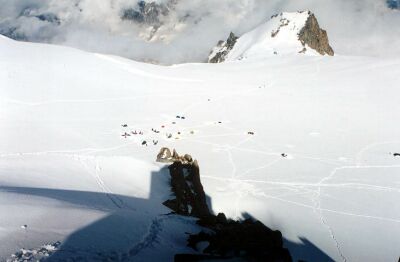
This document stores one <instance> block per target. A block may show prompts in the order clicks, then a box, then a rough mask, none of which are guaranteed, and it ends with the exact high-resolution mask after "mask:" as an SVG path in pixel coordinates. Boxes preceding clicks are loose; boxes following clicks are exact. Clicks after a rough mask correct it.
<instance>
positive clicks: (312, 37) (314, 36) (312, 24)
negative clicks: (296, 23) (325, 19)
mask: <svg viewBox="0 0 400 262" xmlns="http://www.w3.org/2000/svg"><path fill="white" fill-rule="evenodd" d="M308 15H309V16H308V19H307V21H306V24H305V25H304V27H303V28H302V29H301V30H300V33H299V40H300V41H301V43H302V44H303V46H306V45H307V46H309V47H310V48H312V49H314V50H316V51H317V52H318V53H320V54H321V55H325V54H327V55H330V56H333V55H334V54H335V53H334V51H333V49H332V47H331V46H330V45H329V39H328V34H327V33H326V31H325V30H323V29H321V28H320V27H319V24H318V21H317V18H316V17H315V15H314V14H313V13H311V12H308Z"/></svg>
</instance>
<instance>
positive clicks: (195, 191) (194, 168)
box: [159, 148, 211, 218]
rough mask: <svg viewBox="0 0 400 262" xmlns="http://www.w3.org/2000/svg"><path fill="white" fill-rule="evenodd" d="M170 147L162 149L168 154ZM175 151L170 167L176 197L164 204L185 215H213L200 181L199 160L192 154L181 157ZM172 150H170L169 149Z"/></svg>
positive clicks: (199, 216) (172, 186)
mask: <svg viewBox="0 0 400 262" xmlns="http://www.w3.org/2000/svg"><path fill="white" fill-rule="evenodd" d="M168 151H169V149H165V148H163V149H161V151H160V153H159V155H160V154H161V153H166V154H168ZM173 151H174V153H173V154H172V157H171V158H169V159H168V160H169V161H171V160H172V161H173V163H172V165H170V166H169V167H168V169H169V172H170V176H171V188H172V192H173V193H174V195H175V198H174V199H170V200H167V201H165V202H164V203H163V204H164V205H165V206H167V207H168V208H170V209H172V210H173V211H174V212H176V213H177V214H180V215H184V216H194V217H198V218H201V217H207V216H211V213H210V210H209V208H208V205H207V201H206V194H205V192H204V189H203V185H202V184H201V181H200V169H199V165H198V163H197V160H194V161H193V160H192V157H191V156H190V155H185V156H184V157H181V156H179V155H178V153H177V152H176V151H175V150H173ZM169 152H170V151H169ZM162 159H164V158H162Z"/></svg>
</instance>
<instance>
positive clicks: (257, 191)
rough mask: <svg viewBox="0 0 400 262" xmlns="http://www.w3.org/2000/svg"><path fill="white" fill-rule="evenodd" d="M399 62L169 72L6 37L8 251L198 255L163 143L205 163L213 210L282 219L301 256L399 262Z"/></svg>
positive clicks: (0, 63)
mask: <svg viewBox="0 0 400 262" xmlns="http://www.w3.org/2000/svg"><path fill="white" fill-rule="evenodd" d="M246 50H248V51H246V52H250V51H251V50H252V48H251V47H250V48H249V49H246ZM235 54H237V55H239V54H240V55H242V53H241V52H239V50H238V51H237V52H235ZM399 65H400V60H383V59H378V58H368V57H343V56H335V57H320V56H271V57H270V58H269V59H268V60H264V59H251V60H244V61H237V62H227V63H223V64H185V65H176V66H170V67H161V66H155V65H149V64H142V63H137V62H133V61H129V60H126V59H123V58H118V57H112V56H105V55H100V54H92V53H86V52H82V51H79V50H75V49H71V48H66V47H59V46H52V45H43V44H32V43H20V42H15V41H12V40H9V39H7V38H4V37H0V112H1V113H0V131H1V132H0V212H1V215H0V242H1V243H2V244H1V245H0V260H5V259H8V258H10V257H11V254H12V253H15V252H17V251H18V250H19V249H21V248H26V249H30V250H33V249H38V248H40V247H41V246H43V245H46V244H49V243H55V242H56V241H61V249H62V250H63V251H62V252H57V251H56V252H55V253H54V254H53V255H52V257H51V258H55V259H57V258H60V257H63V258H65V257H67V258H68V257H69V258H71V257H73V258H84V259H110V258H117V259H120V260H133V259H134V260H135V261H149V260H150V261H162V260H167V261H168V260H170V259H171V258H172V256H173V254H174V253H176V252H192V251H191V250H190V249H187V248H185V247H184V244H185V241H186V240H185V238H186V235H185V234H184V232H196V231H197V230H199V229H198V228H197V227H196V226H194V221H193V220H191V219H181V218H178V217H175V216H166V215H164V214H166V213H168V212H169V211H168V210H167V209H166V208H165V207H163V206H162V205H161V202H162V200H164V199H166V198H167V197H168V195H169V189H168V186H167V185H168V179H167V175H166V173H165V169H164V168H163V166H161V165H159V164H157V163H155V162H154V160H155V157H156V154H157V152H158V150H159V148H160V147H162V146H168V147H174V148H176V149H177V150H178V152H179V153H190V154H192V155H193V156H195V157H196V158H197V159H198V160H199V163H200V167H201V174H202V182H203V185H204V188H205V191H206V193H207V194H208V195H209V197H210V201H211V203H212V208H213V210H214V211H216V212H220V211H223V212H225V213H226V214H227V215H228V216H230V217H241V216H246V214H250V215H251V216H254V217H255V218H257V219H259V220H261V221H262V222H263V223H265V224H266V225H268V226H270V227H272V228H274V229H279V230H281V231H282V233H283V235H284V237H285V238H286V239H287V242H286V245H287V246H288V247H289V248H290V250H291V252H292V254H293V255H294V257H295V258H296V259H304V260H307V261H327V260H328V259H329V258H330V259H332V260H335V261H396V260H397V259H398V257H399V249H398V247H399V246H400V237H399V236H400V219H399V217H400V204H399V203H400V177H399V174H400V158H398V157H394V156H393V153H395V152H398V151H400V137H399V134H400V124H399V123H398V121H397V119H398V117H399V113H398V112H400V90H399V88H398V83H399V81H400V74H399V73H400V72H399V68H400V67H399ZM177 115H178V116H184V117H185V119H182V118H176V116H177ZM174 123H175V124H174ZM122 124H127V125H128V126H127V127H122V126H121V125H122ZM162 126H164V127H162ZM152 129H157V130H160V133H155V132H152V131H151V130H152ZM135 130H136V131H143V132H144V134H143V135H133V134H132V135H131V136H128V137H127V138H124V137H123V136H122V135H123V134H124V133H125V132H127V133H130V132H131V131H135ZM250 131H251V132H254V133H255V135H254V136H253V135H249V134H248V132H250ZM178 132H179V133H180V134H178ZM170 133H171V134H172V137H171V138H167V134H170ZM144 140H146V141H147V142H148V146H142V145H141V144H142V142H143V141H144ZM152 140H158V141H159V142H158V144H157V145H153V143H152ZM282 154H284V156H286V157H283V156H282ZM23 225H26V227H24V226H23ZM21 226H23V227H21ZM328 257H329V258H328Z"/></svg>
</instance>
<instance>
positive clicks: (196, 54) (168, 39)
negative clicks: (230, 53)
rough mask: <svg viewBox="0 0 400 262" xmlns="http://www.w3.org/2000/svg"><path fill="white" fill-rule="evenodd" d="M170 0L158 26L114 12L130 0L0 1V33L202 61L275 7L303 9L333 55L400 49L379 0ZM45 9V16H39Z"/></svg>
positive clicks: (398, 15)
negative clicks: (153, 27)
mask: <svg viewBox="0 0 400 262" xmlns="http://www.w3.org/2000/svg"><path fill="white" fill-rule="evenodd" d="M168 1H175V2H176V5H174V7H173V8H172V9H171V10H170V12H169V15H168V16H166V17H161V18H160V19H161V22H162V23H163V26H162V27H160V28H159V29H158V31H157V32H156V33H155V34H154V35H153V37H150V36H151V35H152V34H151V28H150V27H149V26H143V25H139V24H137V23H134V22H132V21H127V20H123V19H121V16H122V15H121V14H122V12H123V10H125V9H127V8H135V7H136V6H137V0H102V1H98V0H13V1H9V0H0V5H1V7H2V8H1V9H0V33H1V34H6V35H12V36H13V37H14V38H17V39H21V40H26V41H33V42H45V43H54V44H61V45H68V46H72V47H76V48H80V49H84V50H88V51H93V52H99V53H107V54H114V55H119V56H123V57H127V58H130V59H134V60H140V61H150V62H151V61H154V62H159V63H161V64H176V63H182V62H204V61H206V60H207V56H208V54H209V52H210V50H211V49H212V47H214V46H215V45H216V43H217V42H218V41H219V40H222V39H223V40H225V39H226V38H227V36H228V35H229V33H230V32H231V31H233V32H234V33H235V34H237V35H241V34H244V33H246V32H248V31H249V30H251V29H253V28H255V27H256V26H258V25H260V24H261V23H264V22H266V21H267V20H268V19H269V18H270V17H271V16H272V15H274V14H276V13H279V12H282V11H299V10H310V11H312V12H314V13H315V15H316V17H317V18H318V21H319V23H320V26H321V27H322V28H324V29H326V30H327V32H328V36H329V39H330V42H331V46H332V47H333V48H334V50H335V52H336V53H337V54H339V55H354V56H380V57H387V56H389V57H392V56H399V54H400V26H398V25H399V24H400V11H399V10H393V9H390V8H388V5H387V2H386V0H302V1H298V0H268V1H267V0H190V1H189V0H157V1H156V2H158V3H166V2H168ZM41 15H42V16H43V15H46V17H47V20H51V22H49V21H43V19H42V20H41V19H39V18H38V17H39V16H41Z"/></svg>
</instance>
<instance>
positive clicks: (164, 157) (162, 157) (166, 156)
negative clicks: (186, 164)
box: [156, 147, 173, 163]
mask: <svg viewBox="0 0 400 262" xmlns="http://www.w3.org/2000/svg"><path fill="white" fill-rule="evenodd" d="M156 161H157V162H161V163H169V162H173V160H172V155H171V150H169V148H166V147H163V148H161V149H160V152H159V153H158V155H157V160H156Z"/></svg>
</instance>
